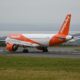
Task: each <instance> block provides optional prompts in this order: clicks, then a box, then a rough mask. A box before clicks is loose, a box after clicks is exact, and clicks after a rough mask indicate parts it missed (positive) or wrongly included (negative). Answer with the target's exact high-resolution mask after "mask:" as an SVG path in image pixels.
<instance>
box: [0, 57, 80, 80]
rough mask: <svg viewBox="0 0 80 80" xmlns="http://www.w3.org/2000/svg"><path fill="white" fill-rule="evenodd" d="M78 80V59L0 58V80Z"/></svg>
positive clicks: (79, 75) (79, 66) (79, 79)
mask: <svg viewBox="0 0 80 80" xmlns="http://www.w3.org/2000/svg"><path fill="white" fill-rule="evenodd" d="M64 79H65V80H80V59H79V58H78V59H77V58H71V59H70V58H46V57H21V56H17V57H12V56H0V80H64Z"/></svg>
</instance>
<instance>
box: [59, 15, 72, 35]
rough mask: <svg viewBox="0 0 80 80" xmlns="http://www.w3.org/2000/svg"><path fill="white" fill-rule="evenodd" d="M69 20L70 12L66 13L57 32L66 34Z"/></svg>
mask: <svg viewBox="0 0 80 80" xmlns="http://www.w3.org/2000/svg"><path fill="white" fill-rule="evenodd" d="M70 21H71V14H68V15H67V16H66V18H65V20H64V22H63V24H62V26H61V28H60V30H59V32H58V33H59V34H63V35H68V33H69V27H70Z"/></svg>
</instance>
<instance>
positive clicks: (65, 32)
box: [5, 14, 73, 53]
mask: <svg viewBox="0 0 80 80" xmlns="http://www.w3.org/2000/svg"><path fill="white" fill-rule="evenodd" d="M70 21H71V14H67V16H66V18H65V20H64V22H63V24H62V26H61V28H60V30H59V32H58V33H56V34H9V35H8V36H7V38H6V39H5V44H6V50H8V51H10V52H15V51H16V50H17V49H18V47H23V52H26V53H28V52H29V50H28V49H27V48H28V47H32V48H33V47H34V48H37V49H38V50H42V51H43V52H48V47H52V46H55V45H59V44H62V43H64V42H66V41H69V40H71V39H73V36H72V35H69V28H70Z"/></svg>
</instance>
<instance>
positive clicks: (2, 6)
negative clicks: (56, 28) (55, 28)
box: [0, 0, 80, 25]
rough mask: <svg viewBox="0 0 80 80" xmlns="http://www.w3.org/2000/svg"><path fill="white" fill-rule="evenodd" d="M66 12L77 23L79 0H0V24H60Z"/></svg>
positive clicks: (79, 17) (78, 22)
mask: <svg viewBox="0 0 80 80" xmlns="http://www.w3.org/2000/svg"><path fill="white" fill-rule="evenodd" d="M68 13H71V15H72V20H71V24H72V25H79V24H80V0H0V24H19V25H20V24H21V25H52V24H62V22H63V20H64V18H65V16H66V15H67V14H68Z"/></svg>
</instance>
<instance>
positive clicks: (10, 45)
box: [6, 43, 18, 51]
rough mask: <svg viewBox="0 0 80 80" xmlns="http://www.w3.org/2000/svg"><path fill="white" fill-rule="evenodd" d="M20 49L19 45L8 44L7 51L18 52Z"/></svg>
mask: <svg viewBox="0 0 80 80" xmlns="http://www.w3.org/2000/svg"><path fill="white" fill-rule="evenodd" d="M17 48H18V46H17V45H14V44H11V43H7V44H6V50H8V51H16V50H17Z"/></svg>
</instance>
